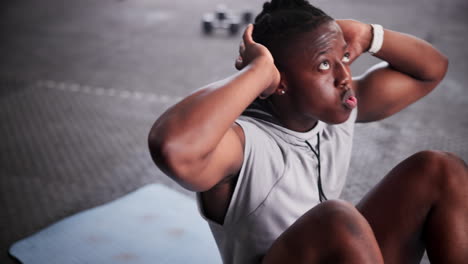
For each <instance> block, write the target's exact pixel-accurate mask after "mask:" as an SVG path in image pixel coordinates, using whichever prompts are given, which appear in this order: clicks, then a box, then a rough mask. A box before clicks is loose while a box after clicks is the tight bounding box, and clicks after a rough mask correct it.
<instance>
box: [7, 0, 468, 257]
mask: <svg viewBox="0 0 468 264" xmlns="http://www.w3.org/2000/svg"><path fill="white" fill-rule="evenodd" d="M180 3H182V2H180V1H179V2H178V3H177V4H176V3H174V1H170V0H158V1H151V0H139V1H134V0H101V1H93V0H81V1H61V0H42V1H33V0H23V1H14V0H5V1H2V2H1V3H0V36H1V41H0V58H1V59H0V120H1V123H0V138H1V139H2V143H1V144H0V208H2V213H1V214H0V263H4V264H10V263H16V262H15V261H14V260H13V259H12V258H10V257H9V256H8V248H9V246H10V245H11V244H12V243H13V242H15V241H17V240H19V239H22V238H24V237H26V236H28V235H31V234H33V233H34V232H36V231H38V230H40V229H42V228H44V227H46V226H48V225H50V224H52V223H54V222H56V221H58V220H60V219H62V218H64V217H66V216H69V215H72V214H74V213H77V212H80V211H82V210H85V209H88V208H91V207H94V206H97V205H100V204H103V203H106V202H109V201H111V200H114V199H116V198H118V197H121V196H123V195H124V194H126V193H128V192H130V191H132V190H135V189H137V188H138V187H141V186H143V185H145V184H148V183H155V182H157V183H161V184H164V185H166V186H169V187H171V188H173V189H174V190H176V191H179V192H181V193H183V194H186V195H187V196H189V197H192V198H193V194H192V193H190V192H188V191H185V190H183V189H182V188H180V187H179V186H177V185H176V184H175V183H174V182H172V181H171V180H170V179H168V178H167V177H166V176H164V175H163V174H162V173H161V172H160V171H159V170H158V169H157V168H156V167H155V166H154V165H153V163H152V161H151V159H150V156H149V153H148V150H147V145H146V138H147V133H148V131H149V128H150V127H151V125H152V123H153V122H154V120H155V119H156V118H157V117H158V116H159V115H160V114H161V113H162V112H163V111H164V110H165V109H166V108H167V107H169V106H170V105H171V104H173V103H175V102H176V101H177V100H179V99H180V98H181V97H183V96H185V95H187V94H188V93H189V92H191V91H193V90H194V89H196V88H198V87H200V86H202V85H205V84H207V83H210V82H212V81H215V80H218V79H221V78H223V77H225V76H228V75H230V74H232V73H234V71H235V69H234V68H233V63H234V59H235V58H236V56H237V49H238V48H237V47H238V43H239V41H240V34H238V35H236V36H229V35H228V34H227V33H226V32H224V31H218V32H216V33H215V34H214V35H213V36H210V37H207V36H204V35H203V34H202V33H201V26H200V22H201V17H202V16H203V14H204V13H206V12H210V11H213V10H214V9H215V8H216V5H218V4H220V3H222V4H226V5H227V6H228V7H230V8H232V9H234V10H238V11H241V10H244V9H250V10H252V11H253V12H258V11H259V9H260V7H261V4H262V3H263V1H247V0H242V1H234V0H225V1H214V0H200V1H197V4H196V5H194V4H193V3H192V4H189V2H183V3H184V4H180ZM313 3H314V4H316V5H317V6H319V7H321V8H323V9H324V10H325V11H327V12H329V13H330V14H331V15H332V16H334V17H337V18H354V19H357V20H362V21H364V22H368V23H371V22H372V23H379V24H382V25H383V26H384V27H386V28H389V29H393V30H397V31H403V32H407V33H410V34H413V35H416V36H418V37H421V38H423V39H426V40H427V41H429V42H431V43H432V44H433V45H435V46H436V47H438V48H439V49H440V50H442V51H443V52H444V53H445V54H446V55H447V56H448V57H449V59H450V69H449V72H448V74H447V76H446V78H445V80H444V81H443V82H442V84H441V85H440V86H439V88H438V89H436V90H435V91H434V92H433V93H431V94H430V95H429V96H427V97H426V98H424V99H423V100H421V101H419V102H417V103H416V104H414V105H412V106H411V107H409V108H408V109H406V110H404V111H402V112H401V113H399V114H397V115H395V116H393V117H391V118H389V119H386V120H384V121H380V122H376V123H372V124H363V125H357V128H356V138H355V140H354V154H355V156H354V157H353V159H352V161H351V170H350V172H349V179H348V184H347V187H346V189H345V191H344V193H343V198H345V199H348V200H350V201H352V202H354V203H355V202H357V201H359V199H360V197H362V195H363V194H364V193H365V192H366V191H368V190H369V188H371V187H372V186H373V185H374V184H375V183H376V182H377V181H378V180H380V179H381V178H382V177H383V176H384V175H385V173H386V172H387V171H388V170H389V169H390V168H391V167H393V166H395V165H396V164H397V163H398V162H399V161H401V160H402V159H404V158H405V157H407V156H409V155H411V154H413V153H415V152H417V151H420V150H424V149H441V150H446V151H451V152H454V153H456V154H458V155H459V156H460V157H462V158H463V159H465V160H468V140H467V139H466V135H468V119H467V116H468V108H467V106H468V96H467V95H466V88H465V87H464V86H465V85H466V83H468V76H467V73H468V64H467V62H468V49H466V42H467V41H468V37H467V36H468V18H467V16H466V15H465V14H466V12H467V11H468V2H467V1H465V0H448V1H443V0H415V1H410V2H408V1H403V0H391V1H389V0H386V1H384V0H378V1H376V0H355V1H352V3H351V2H350V1H344V0H341V1H338V0H327V1H325V0H316V1H313ZM421 59H422V60H424V59H425V58H421ZM375 62H377V60H375V59H374V58H371V57H370V56H368V55H365V56H363V57H362V58H360V59H359V60H358V61H357V62H356V63H355V65H353V68H352V69H353V72H354V73H355V74H354V75H358V74H360V73H362V72H363V71H364V70H365V69H366V68H367V67H368V66H370V65H372V64H373V63H375ZM428 63H430V62H428ZM168 206H170V205H168ZM423 263H428V262H427V259H425V260H424V261H423Z"/></svg>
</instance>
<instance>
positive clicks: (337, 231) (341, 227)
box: [316, 200, 370, 242]
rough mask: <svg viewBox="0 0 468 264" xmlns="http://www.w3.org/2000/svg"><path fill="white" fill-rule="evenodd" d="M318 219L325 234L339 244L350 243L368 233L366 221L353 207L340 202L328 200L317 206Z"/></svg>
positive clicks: (368, 228)
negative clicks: (329, 235) (327, 233)
mask: <svg viewBox="0 0 468 264" xmlns="http://www.w3.org/2000/svg"><path fill="white" fill-rule="evenodd" d="M316 209H317V213H318V217H319V219H320V222H321V226H322V227H323V230H326V231H325V232H330V234H333V236H334V238H335V239H336V240H338V241H341V242H346V241H349V242H350V241H351V240H354V239H356V238H359V237H362V236H363V235H364V233H369V230H370V227H369V224H368V222H367V220H366V219H365V218H364V217H363V216H362V215H361V213H360V212H359V211H358V210H357V209H356V207H355V206H354V205H352V204H351V203H348V202H346V201H342V200H329V201H326V202H323V203H321V204H320V205H318V206H317V208H316Z"/></svg>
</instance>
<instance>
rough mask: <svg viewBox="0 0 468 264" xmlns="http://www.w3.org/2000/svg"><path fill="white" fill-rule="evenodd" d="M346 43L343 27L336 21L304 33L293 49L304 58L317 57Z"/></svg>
mask: <svg viewBox="0 0 468 264" xmlns="http://www.w3.org/2000/svg"><path fill="white" fill-rule="evenodd" d="M344 44H345V42H344V39H343V33H342V32H341V28H340V27H339V26H338V24H337V23H336V22H335V21H330V22H327V23H324V24H322V25H320V26H319V27H318V28H316V29H315V30H313V31H311V32H307V33H304V34H303V35H302V36H301V37H300V38H299V39H298V41H297V43H296V45H293V46H295V47H293V49H294V50H295V51H297V52H298V54H296V55H299V56H301V57H303V58H305V57H307V58H310V59H312V60H313V59H315V58H316V57H318V56H320V54H322V53H324V52H329V51H331V50H332V49H334V48H335V47H338V46H337V45H339V47H338V48H340V49H341V48H342V47H341V46H343V45H344Z"/></svg>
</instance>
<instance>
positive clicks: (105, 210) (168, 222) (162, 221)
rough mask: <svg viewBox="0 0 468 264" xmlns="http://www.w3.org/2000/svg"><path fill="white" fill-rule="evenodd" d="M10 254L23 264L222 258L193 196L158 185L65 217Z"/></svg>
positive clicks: (175, 262) (17, 245)
mask: <svg viewBox="0 0 468 264" xmlns="http://www.w3.org/2000/svg"><path fill="white" fill-rule="evenodd" d="M10 254H11V255H12V256H14V257H16V258H17V259H18V260H20V261H21V262H23V263H25V264H32V263H38V264H44V263H48V264H75V263H77V264H78V263H99V264H106V263H112V264H115V263H138V264H155V263H160V264H166V263H167V264H178V263H181V264H182V263H184V264H186V263H221V259H220V256H219V253H218V250H217V247H216V244H215V242H214V239H213V237H212V235H211V232H210V230H209V228H208V225H207V223H206V222H205V221H204V220H203V219H202V218H201V216H200V215H199V213H198V209H197V206H196V203H195V201H193V200H191V199H190V198H188V197H186V196H184V195H183V194H180V193H177V192H176V191H174V190H171V189H169V188H167V187H165V186H163V185H158V184H150V185H147V186H144V187H142V188H140V189H138V190H137V191H134V192H132V193H129V194H127V195H125V196H124V197H122V198H119V199H117V200H115V201H112V202H110V203H107V204H104V205H101V206H98V207H96V208H93V209H90V210H87V211H84V212H81V213H78V214H76V215H73V216H70V217H68V218H65V219H63V220H61V221H59V222H57V223H55V224H53V225H51V226H49V227H47V228H45V229H43V230H41V231H39V232H37V233H35V234H33V235H32V236H30V237H27V238H25V239H23V240H20V241H18V242H16V243H15V244H13V246H12V247H11V248H10Z"/></svg>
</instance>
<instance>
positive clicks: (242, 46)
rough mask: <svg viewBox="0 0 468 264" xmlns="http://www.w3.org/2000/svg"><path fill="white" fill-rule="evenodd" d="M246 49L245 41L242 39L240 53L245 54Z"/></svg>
mask: <svg viewBox="0 0 468 264" xmlns="http://www.w3.org/2000/svg"><path fill="white" fill-rule="evenodd" d="M244 51H245V44H244V41H241V43H239V54H240V55H242V54H244Z"/></svg>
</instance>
